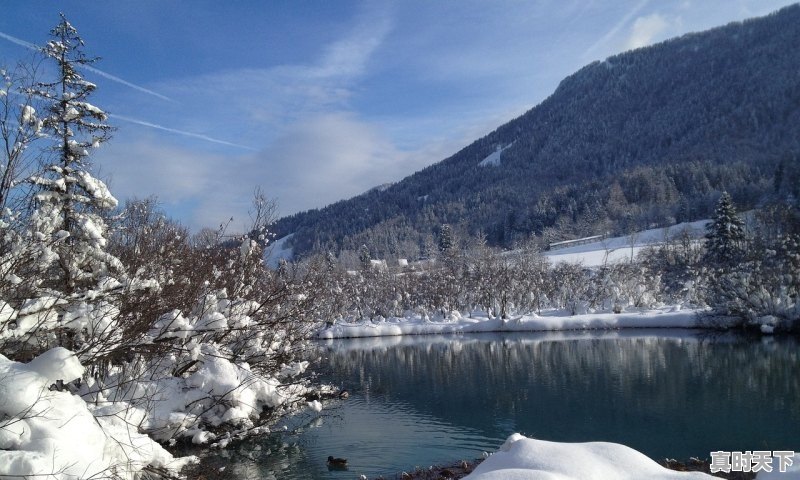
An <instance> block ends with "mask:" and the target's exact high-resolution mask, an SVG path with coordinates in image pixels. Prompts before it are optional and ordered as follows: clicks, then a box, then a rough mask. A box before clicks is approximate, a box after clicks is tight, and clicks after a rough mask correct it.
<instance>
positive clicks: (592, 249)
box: [544, 220, 709, 267]
mask: <svg viewBox="0 0 800 480" xmlns="http://www.w3.org/2000/svg"><path fill="white" fill-rule="evenodd" d="M708 222H709V220H699V221H696V222H689V223H679V224H677V225H673V226H671V227H668V228H655V229H652V230H645V231H643V232H637V233H634V234H632V235H628V236H624V237H613V238H607V239H605V240H601V241H598V242H592V243H587V244H584V245H576V246H574V247H567V248H560V249H556V250H551V251H548V252H545V253H544V256H545V258H547V259H549V260H550V261H551V262H552V263H554V264H555V263H559V262H568V263H580V264H581V265H583V266H586V267H599V266H601V265H604V264H606V263H613V262H620V261H628V260H630V259H631V258H632V257H636V255H637V254H638V253H639V252H641V251H642V250H644V249H645V248H647V247H649V246H653V245H658V244H661V243H663V242H664V241H665V240H669V239H672V238H674V237H675V236H677V235H680V234H682V233H683V232H686V233H687V234H688V235H689V237H691V238H697V239H699V238H702V237H703V235H705V232H706V230H705V228H706V224H707V223H708Z"/></svg>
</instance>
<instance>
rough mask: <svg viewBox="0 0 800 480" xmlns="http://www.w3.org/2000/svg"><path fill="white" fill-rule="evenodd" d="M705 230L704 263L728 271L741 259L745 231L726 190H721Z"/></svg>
mask: <svg viewBox="0 0 800 480" xmlns="http://www.w3.org/2000/svg"><path fill="white" fill-rule="evenodd" d="M706 230H707V233H706V253H705V261H706V264H707V265H708V266H709V267H710V268H713V269H716V270H721V271H723V272H725V271H729V270H730V269H731V268H732V267H733V266H734V265H736V264H738V263H739V262H740V261H741V260H742V257H743V253H744V247H745V231H744V222H743V221H742V219H741V218H739V216H738V215H737V214H736V207H735V206H734V205H733V201H732V200H731V197H730V195H728V192H722V196H721V197H720V199H719V202H718V203H717V208H716V210H715V211H714V217H713V218H712V220H711V223H709V224H708V225H707V226H706Z"/></svg>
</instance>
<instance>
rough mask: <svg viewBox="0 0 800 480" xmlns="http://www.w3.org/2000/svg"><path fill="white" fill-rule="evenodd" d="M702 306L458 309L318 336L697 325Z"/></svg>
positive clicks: (340, 326) (343, 327) (341, 326)
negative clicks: (464, 312)
mask: <svg viewBox="0 0 800 480" xmlns="http://www.w3.org/2000/svg"><path fill="white" fill-rule="evenodd" d="M697 313H698V310H693V309H685V310H684V309H680V308H679V307H670V308H664V309H658V310H642V311H632V312H623V313H589V314H584V315H568V314H566V313H564V312H562V311H552V312H546V313H543V314H542V315H536V314H531V315H520V316H515V317H512V318H508V319H499V318H488V317H487V316H486V315H484V314H481V315H471V316H468V317H464V316H461V315H460V314H459V313H458V312H453V313H451V314H450V316H449V318H447V319H442V320H438V321H434V320H430V319H427V318H424V317H420V316H412V317H406V318H388V319H383V318H379V319H377V320H375V321H369V320H364V321H360V322H354V323H335V324H334V325H332V326H329V327H326V328H323V329H322V330H320V331H319V333H318V334H317V336H318V337H319V338H321V339H329V338H357V337H381V336H393V335H432V334H442V333H481V332H540V331H561V330H610V329H617V328H697V327H698V326H699V325H698V323H697Z"/></svg>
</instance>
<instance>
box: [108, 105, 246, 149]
mask: <svg viewBox="0 0 800 480" xmlns="http://www.w3.org/2000/svg"><path fill="white" fill-rule="evenodd" d="M109 117H112V118H116V119H118V120H122V121H125V122H130V123H135V124H137V125H142V126H145V127H150V128H155V129H157V130H163V131H165V132H170V133H177V134H178V135H183V136H186V137H192V138H199V139H200V140H205V141H207V142H212V143H219V144H220V145H228V146H231V147H236V148H241V149H244V150H250V151H252V152H256V151H258V150H256V149H255V148H252V147H248V146H245V145H239V144H238V143H231V142H226V141H225V140H218V139H216V138H212V137H209V136H208V135H202V134H199V133H192V132H186V131H183V130H176V129H174V128H169V127H164V126H161V125H156V124H155V123H150V122H145V121H143V120H136V119H135V118H130V117H125V116H123V115H117V114H109Z"/></svg>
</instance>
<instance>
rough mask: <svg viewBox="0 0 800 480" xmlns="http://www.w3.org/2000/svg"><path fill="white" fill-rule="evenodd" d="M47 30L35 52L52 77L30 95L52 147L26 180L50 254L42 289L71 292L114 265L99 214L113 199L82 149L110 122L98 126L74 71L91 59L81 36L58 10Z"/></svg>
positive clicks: (90, 87) (99, 115) (103, 136)
mask: <svg viewBox="0 0 800 480" xmlns="http://www.w3.org/2000/svg"><path fill="white" fill-rule="evenodd" d="M50 34H51V36H52V37H53V39H52V40H50V41H49V42H47V45H45V46H44V47H42V49H41V51H42V53H43V54H44V56H45V58H46V59H48V60H52V61H53V62H54V63H55V64H56V74H57V77H56V79H55V81H53V82H50V83H44V82H39V83H37V84H36V86H35V87H34V88H33V89H32V94H33V95H35V96H38V97H40V98H41V99H43V101H45V102H46V103H48V104H49V112H48V115H47V117H46V118H44V119H43V122H42V130H43V132H44V133H45V134H46V135H47V136H49V137H50V138H51V139H52V140H53V141H54V145H53V147H52V155H51V156H50V157H49V163H47V162H46V163H45V165H44V167H43V169H42V171H41V173H40V174H39V175H35V176H33V177H31V179H30V181H31V182H32V183H33V184H34V185H35V186H37V187H38V193H37V194H36V196H35V200H36V209H35V211H34V213H33V218H32V219H33V225H34V230H35V232H36V234H37V237H38V238H39V239H40V240H41V241H42V243H43V250H45V251H46V254H50V255H51V256H54V257H55V258H57V265H58V267H57V268H56V269H55V271H54V272H53V275H52V278H51V283H52V284H51V285H50V286H51V287H55V288H58V289H62V290H63V291H64V292H65V293H74V292H75V291H77V290H79V289H81V288H84V287H88V286H90V285H93V284H96V283H97V281H98V280H100V279H102V278H104V277H107V276H109V275H110V274H112V273H113V272H115V271H121V269H122V265H121V263H120V262H119V260H118V259H116V258H115V257H114V256H112V255H110V254H108V253H107V252H105V247H106V238H105V236H106V233H107V226H106V223H105V221H104V220H103V218H102V216H101V212H102V211H104V210H110V209H113V208H115V207H116V206H117V200H116V199H115V198H114V197H113V196H112V195H111V192H109V190H108V188H107V187H106V185H105V183H103V182H102V181H100V180H98V179H97V178H95V177H94V176H92V174H91V173H90V172H89V168H90V166H91V162H90V159H89V152H90V150H91V149H93V148H97V147H99V146H100V144H102V143H103V142H105V141H107V140H108V139H109V137H110V133H111V131H112V127H111V126H109V125H107V124H105V123H104V122H105V121H106V119H107V115H106V113H105V112H103V111H102V110H100V109H99V108H97V107H95V106H94V105H92V104H91V103H89V102H87V99H88V97H89V96H90V95H91V94H92V93H93V92H94V90H95V88H96V86H95V85H94V84H93V83H91V82H88V81H86V80H85V79H84V78H83V77H82V76H81V74H80V72H79V71H78V69H79V68H80V67H82V66H86V65H90V64H92V63H94V62H95V61H96V60H97V58H89V57H87V56H86V55H85V54H84V53H83V46H84V43H83V40H82V39H81V37H80V36H78V32H77V30H76V29H75V28H74V27H73V26H72V25H70V23H69V22H68V21H67V20H66V18H65V17H64V15H63V14H62V15H61V22H59V24H58V25H57V26H56V27H55V28H53V29H52V30H51V32H50ZM53 254H54V255H53Z"/></svg>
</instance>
